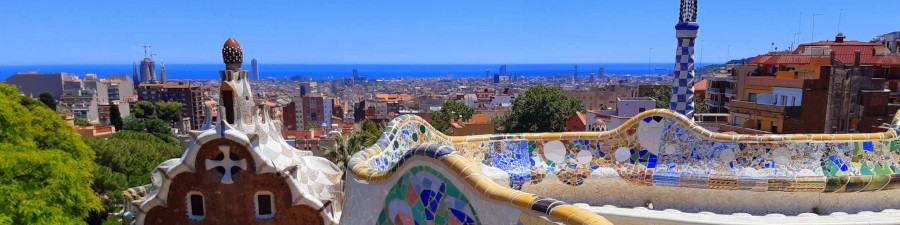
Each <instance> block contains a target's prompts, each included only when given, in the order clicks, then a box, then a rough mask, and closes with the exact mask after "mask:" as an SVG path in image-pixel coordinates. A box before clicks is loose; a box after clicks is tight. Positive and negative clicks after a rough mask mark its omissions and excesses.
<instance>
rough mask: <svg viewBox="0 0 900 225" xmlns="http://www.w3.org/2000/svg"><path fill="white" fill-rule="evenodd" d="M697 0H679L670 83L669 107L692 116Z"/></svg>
mask: <svg viewBox="0 0 900 225" xmlns="http://www.w3.org/2000/svg"><path fill="white" fill-rule="evenodd" d="M698 29H700V25H698V24H697V0H681V10H680V14H679V16H678V24H677V25H675V37H676V38H678V48H676V50H675V71H674V72H673V73H674V75H675V81H674V83H673V84H672V99H671V103H670V104H671V106H670V107H671V109H672V110H675V111H677V112H679V113H681V114H684V115H685V116H687V117H688V118H689V119H693V118H694V40H695V39H697V30H698Z"/></svg>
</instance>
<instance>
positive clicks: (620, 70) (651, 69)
mask: <svg viewBox="0 0 900 225" xmlns="http://www.w3.org/2000/svg"><path fill="white" fill-rule="evenodd" d="M711 64H715V63H704V64H703V65H711ZM501 65H504V64H299V63H290V64H288V63H285V64H262V63H261V64H259V70H260V78H262V79H268V78H275V79H287V78H290V77H293V76H307V77H310V78H312V79H314V80H327V79H337V78H340V77H351V76H353V69H357V71H358V72H359V76H362V77H366V78H370V79H389V78H407V77H409V78H427V77H446V76H447V75H451V74H452V75H453V77H454V78H468V77H485V76H487V75H493V74H495V73H499V72H500V71H499V70H500V66H501ZM505 65H506V66H507V72H506V75H510V76H512V75H515V74H518V75H521V76H526V77H540V76H555V75H559V74H575V65H578V71H577V75H578V76H585V77H587V76H589V75H590V74H591V73H595V74H596V73H598V71H599V68H601V67H603V68H604V74H605V75H607V76H621V75H666V74H669V73H670V72H671V71H672V69H673V68H674V66H675V64H674V63H581V64H575V63H569V64H563V63H544V64H505ZM703 65H700V64H697V65H696V67H697V68H699V67H701V66H703ZM138 67H140V65H138ZM242 68H243V69H244V70H248V71H250V70H251V68H250V63H249V61H245V62H244V64H243V67H242ZM138 69H139V70H140V68H138ZM223 69H224V65H222V64H214V63H209V64H206V63H197V64H166V76H167V78H168V79H173V80H183V79H219V74H218V71H220V70H223ZM486 69H490V73H486ZM25 72H39V73H68V74H74V75H79V76H82V77H83V76H84V75H85V74H97V76H98V77H101V78H105V77H108V76H109V75H116V74H125V75H131V74H132V65H130V64H56V65H49V64H48V65H6V66H0V80H5V79H6V78H8V77H10V76H12V75H14V74H16V73H25ZM156 73H157V76H159V75H160V74H161V71H160V64H159V63H157V64H156Z"/></svg>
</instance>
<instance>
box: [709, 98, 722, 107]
mask: <svg viewBox="0 0 900 225" xmlns="http://www.w3.org/2000/svg"><path fill="white" fill-rule="evenodd" d="M706 104H707V105H709V106H710V107H721V106H722V101H719V100H713V99H706Z"/></svg>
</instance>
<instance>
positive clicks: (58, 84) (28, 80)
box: [3, 72, 69, 100]
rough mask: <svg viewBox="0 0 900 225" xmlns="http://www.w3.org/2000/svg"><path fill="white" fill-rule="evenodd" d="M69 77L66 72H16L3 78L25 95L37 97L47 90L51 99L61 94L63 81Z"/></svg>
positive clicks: (57, 97)
mask: <svg viewBox="0 0 900 225" xmlns="http://www.w3.org/2000/svg"><path fill="white" fill-rule="evenodd" d="M67 77H69V75H68V74H66V73H37V72H31V73H16V74H14V75H12V76H11V77H9V78H6V80H4V81H3V82H4V83H7V84H12V85H15V86H16V88H18V89H19V92H22V94H24V95H25V96H33V97H37V96H38V95H40V94H41V93H44V92H47V93H50V95H52V96H53V99H57V100H59V98H60V97H62V94H63V81H64V80H65V79H66V78H67Z"/></svg>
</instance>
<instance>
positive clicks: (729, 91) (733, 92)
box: [725, 88, 737, 97]
mask: <svg viewBox="0 0 900 225" xmlns="http://www.w3.org/2000/svg"><path fill="white" fill-rule="evenodd" d="M735 95H737V90H734V89H732V88H726V89H725V96H728V97H734V96H735Z"/></svg>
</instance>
